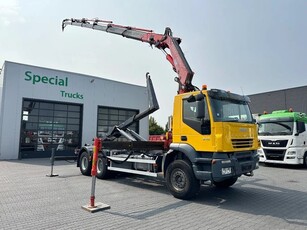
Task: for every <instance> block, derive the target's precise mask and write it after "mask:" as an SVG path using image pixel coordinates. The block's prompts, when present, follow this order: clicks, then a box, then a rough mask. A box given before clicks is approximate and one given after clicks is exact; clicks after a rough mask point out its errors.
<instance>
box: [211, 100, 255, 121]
mask: <svg viewBox="0 0 307 230" xmlns="http://www.w3.org/2000/svg"><path fill="white" fill-rule="evenodd" d="M211 104H212V113H213V118H214V120H215V121H224V122H253V118H252V115H251V112H250V110H249V107H248V104H247V102H244V101H236V100H225V99H223V100H219V99H216V98H211Z"/></svg>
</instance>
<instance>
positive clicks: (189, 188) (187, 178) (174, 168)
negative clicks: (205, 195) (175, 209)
mask: <svg viewBox="0 0 307 230" xmlns="http://www.w3.org/2000/svg"><path fill="white" fill-rule="evenodd" d="M165 179H166V185H167V188H168V190H169V191H170V193H171V194H172V195H173V196H174V197H176V198H179V199H183V200H188V199H191V198H193V197H195V196H196V195H197V193H198V192H199V189H200V182H199V180H197V179H196V178H195V176H194V173H193V170H192V167H191V165H190V164H189V163H188V162H186V161H184V160H175V161H173V162H172V163H171V164H170V165H169V166H168V168H167V170H166V178H165Z"/></svg>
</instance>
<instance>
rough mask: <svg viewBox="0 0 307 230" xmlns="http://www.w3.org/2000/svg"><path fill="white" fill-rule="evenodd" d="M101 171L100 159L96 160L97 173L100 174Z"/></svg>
mask: <svg viewBox="0 0 307 230" xmlns="http://www.w3.org/2000/svg"><path fill="white" fill-rule="evenodd" d="M102 170H103V161H102V159H101V158H98V160H97V173H101V172H102Z"/></svg>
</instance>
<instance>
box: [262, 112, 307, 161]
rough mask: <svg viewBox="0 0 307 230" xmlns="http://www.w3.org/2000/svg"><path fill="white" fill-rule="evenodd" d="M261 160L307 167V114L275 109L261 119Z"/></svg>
mask: <svg viewBox="0 0 307 230" xmlns="http://www.w3.org/2000/svg"><path fill="white" fill-rule="evenodd" d="M258 125H259V130H258V136H259V140H260V142H261V148H259V149H258V153H259V156H260V162H263V163H274V164H291V165H305V167H307V131H306V130H307V116H306V114H305V113H300V112H293V111H291V110H290V111H288V110H278V111H273V112H272V113H271V114H264V115H261V116H260V119H259V123H258Z"/></svg>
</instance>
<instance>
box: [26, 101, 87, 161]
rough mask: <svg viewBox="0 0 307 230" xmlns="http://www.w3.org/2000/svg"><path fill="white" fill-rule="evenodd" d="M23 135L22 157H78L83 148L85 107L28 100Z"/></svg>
mask: <svg viewBox="0 0 307 230" xmlns="http://www.w3.org/2000/svg"><path fill="white" fill-rule="evenodd" d="M22 108H23V109H22V120H21V122H22V124H21V133H20V152H21V158H24V157H31V156H32V157H50V154H51V149H52V148H55V149H56V151H61V153H57V154H58V155H63V154H64V155H74V150H75V148H76V147H80V145H81V127H82V126H81V125H82V120H81V118H82V105H75V104H63V103H56V102H46V101H41V100H31V99H24V101H23V107H22Z"/></svg>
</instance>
